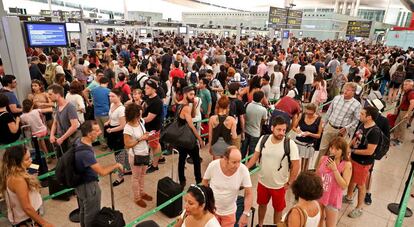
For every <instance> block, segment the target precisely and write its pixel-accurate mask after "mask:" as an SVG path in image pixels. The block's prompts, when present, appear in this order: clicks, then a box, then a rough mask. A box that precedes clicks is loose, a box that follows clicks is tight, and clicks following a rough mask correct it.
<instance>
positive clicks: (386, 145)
mask: <svg viewBox="0 0 414 227" xmlns="http://www.w3.org/2000/svg"><path fill="white" fill-rule="evenodd" d="M374 128H378V129H379V131H380V138H379V141H378V145H377V147H376V148H375V151H374V154H373V156H374V158H375V160H381V159H382V157H384V156H385V155H386V154H387V153H388V151H389V150H390V138H388V137H387V136H385V134H384V132H383V131H382V130H381V129H380V128H379V127H378V126H375V127H372V128H370V129H369V130H368V132H367V134H366V137H368V134H369V133H370V132H371V131H372V130H373V129H374ZM365 141H366V142H365V143H367V140H365Z"/></svg>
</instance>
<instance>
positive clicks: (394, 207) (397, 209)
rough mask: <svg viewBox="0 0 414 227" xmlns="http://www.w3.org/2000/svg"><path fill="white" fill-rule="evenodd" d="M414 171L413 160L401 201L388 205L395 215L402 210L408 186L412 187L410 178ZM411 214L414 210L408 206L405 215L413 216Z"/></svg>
mask: <svg viewBox="0 0 414 227" xmlns="http://www.w3.org/2000/svg"><path fill="white" fill-rule="evenodd" d="M413 173H414V161H413V162H411V170H410V174H408V178H407V181H406V182H405V187H404V192H403V194H402V195H401V199H400V203H390V204H388V207H387V208H388V210H389V211H391V213H393V214H395V215H398V213H399V212H400V209H401V205H402V204H403V200H404V195H405V194H406V193H407V190H408V187H410V179H411V176H412V175H413ZM411 216H413V212H412V211H411V209H410V208H408V207H407V211H406V212H405V217H411Z"/></svg>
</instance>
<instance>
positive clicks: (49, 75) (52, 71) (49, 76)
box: [45, 63, 58, 85]
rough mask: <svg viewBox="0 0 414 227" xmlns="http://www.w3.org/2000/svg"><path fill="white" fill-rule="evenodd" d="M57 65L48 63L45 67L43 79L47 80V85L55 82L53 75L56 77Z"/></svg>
mask: <svg viewBox="0 0 414 227" xmlns="http://www.w3.org/2000/svg"><path fill="white" fill-rule="evenodd" d="M57 66H58V65H57V64H53V63H52V64H49V65H48V66H47V67H46V71H45V79H46V82H47V85H51V84H53V83H54V82H55V77H56V67H57Z"/></svg>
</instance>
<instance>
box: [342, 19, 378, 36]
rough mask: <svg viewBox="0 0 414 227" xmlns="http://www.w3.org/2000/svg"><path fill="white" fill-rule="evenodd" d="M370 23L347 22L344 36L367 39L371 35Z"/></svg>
mask: <svg viewBox="0 0 414 227" xmlns="http://www.w3.org/2000/svg"><path fill="white" fill-rule="evenodd" d="M371 26H372V21H348V27H347V28H346V36H354V37H363V38H368V37H369V34H370V33H371Z"/></svg>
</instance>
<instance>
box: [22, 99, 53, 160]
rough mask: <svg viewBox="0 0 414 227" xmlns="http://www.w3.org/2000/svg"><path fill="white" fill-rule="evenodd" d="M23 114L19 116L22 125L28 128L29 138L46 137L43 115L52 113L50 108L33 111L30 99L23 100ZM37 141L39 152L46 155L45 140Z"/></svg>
mask: <svg viewBox="0 0 414 227" xmlns="http://www.w3.org/2000/svg"><path fill="white" fill-rule="evenodd" d="M22 104H23V114H22V116H20V119H21V120H22V123H23V124H25V125H29V126H30V130H31V132H32V134H31V136H36V137H37V138H41V137H44V136H46V135H47V127H46V125H45V122H44V116H43V113H50V112H53V109H52V107H49V108H46V109H33V106H34V105H33V101H31V100H30V99H25V100H23V103H22ZM38 141H39V147H40V150H41V151H43V152H44V153H45V154H47V153H48V151H47V147H46V143H45V140H43V139H41V140H38Z"/></svg>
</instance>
